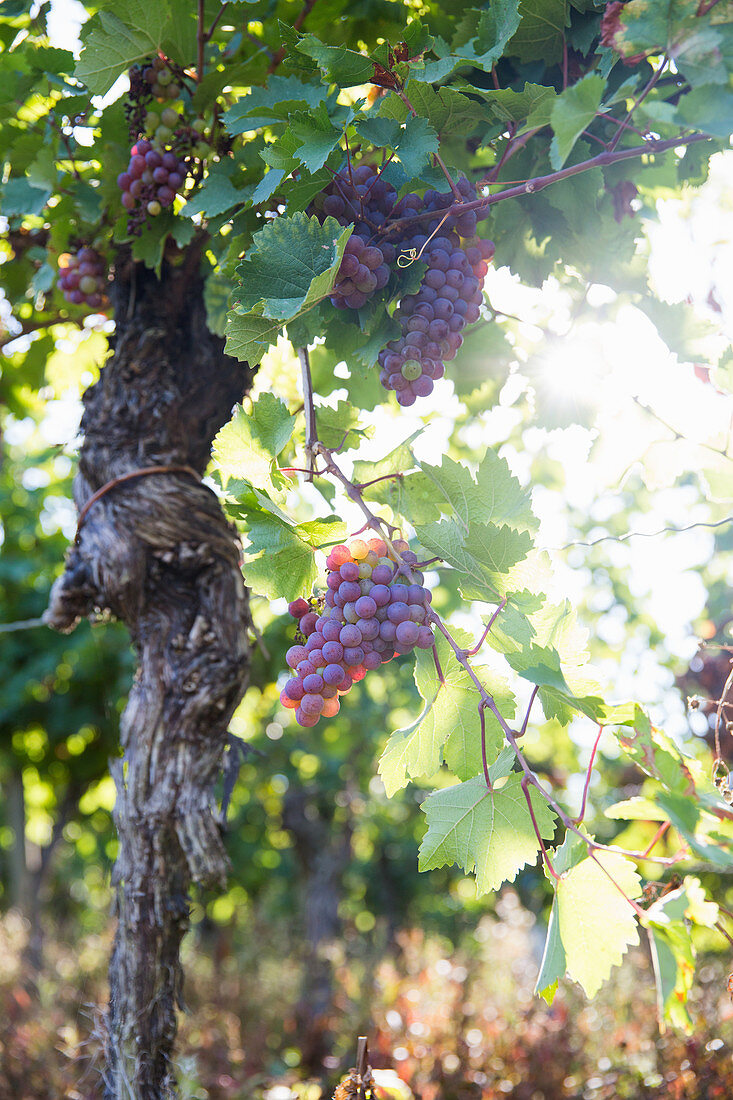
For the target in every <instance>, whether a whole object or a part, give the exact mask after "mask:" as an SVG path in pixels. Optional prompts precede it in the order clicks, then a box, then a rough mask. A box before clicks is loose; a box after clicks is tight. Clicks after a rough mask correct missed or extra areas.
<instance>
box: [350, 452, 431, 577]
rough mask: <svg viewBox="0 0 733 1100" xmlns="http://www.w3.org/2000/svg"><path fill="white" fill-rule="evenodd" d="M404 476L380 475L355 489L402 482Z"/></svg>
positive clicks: (359, 484) (363, 482)
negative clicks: (380, 483)
mask: <svg viewBox="0 0 733 1100" xmlns="http://www.w3.org/2000/svg"><path fill="white" fill-rule="evenodd" d="M404 476H405V475H404V474H400V473H398V474H382V476H381V477H373V478H372V480H371V481H359V482H358V483H357V484H356V486H355V487H356V488H357V489H366V488H368V487H369V486H370V485H376V484H377V482H379V481H402V478H403V477H404ZM433 561H438V558H433Z"/></svg>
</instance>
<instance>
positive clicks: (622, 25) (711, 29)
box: [613, 0, 733, 85]
mask: <svg viewBox="0 0 733 1100" xmlns="http://www.w3.org/2000/svg"><path fill="white" fill-rule="evenodd" d="M699 8H700V4H699V3H697V2H696V0H657V2H656V3H655V4H648V3H646V2H644V0H632V2H631V3H629V4H626V5H625V7H624V9H623V12H621V13H619V16H618V21H617V24H616V30H615V32H614V34H613V47H614V49H615V50H617V51H618V52H619V53H620V54H621V55H622V56H623V57H633V56H634V55H637V54H648V53H666V54H667V56H668V57H670V58H671V59H672V60H673V61H674V63H675V65H676V66H677V68H678V69H679V70H680V71H681V72H682V73H683V74H684V76H685V77H686V78H687V80H688V81H690V83H691V84H718V85H720V84H725V83H726V82H727V80H728V68H729V67H730V62H731V60H733V38H732V37H731V26H730V23H729V22H727V23H724V22H722V21H721V25H717V26H716V25H713V24H711V21H710V19H709V18H702V17H700V15H699V14H698V11H699ZM715 18H716V14H715V13H713V19H715ZM729 19H730V17H728V20H729ZM726 63H727V66H726Z"/></svg>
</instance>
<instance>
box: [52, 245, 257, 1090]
mask: <svg viewBox="0 0 733 1100" xmlns="http://www.w3.org/2000/svg"><path fill="white" fill-rule="evenodd" d="M203 245H204V240H203V239H200V240H198V241H195V242H194V243H193V244H192V245H191V246H190V247H189V249H188V250H187V251H186V252H185V253H183V254H179V255H178V257H177V260H178V262H177V265H176V266H171V265H169V264H165V265H164V267H163V271H162V274H161V276H160V278H158V277H156V276H155V274H154V273H153V272H151V271H149V270H148V269H146V268H144V267H143V266H142V265H140V264H135V263H133V262H132V260H131V259H130V257H129V255H123V256H121V257H119V258H118V263H117V269H116V277H115V284H114V290H113V296H114V306H115V316H116V332H115V337H114V341H113V346H114V353H113V355H112V356H111V358H110V359H109V360H108V362H107V363H106V364H105V366H104V367H103V368H102V371H101V374H100V378H99V381H98V382H97V383H96V384H94V385H93V386H91V387H90V388H89V389H88V390H87V392H86V394H85V395H84V415H83V419H82V430H83V433H84V443H83V446H82V449H81V453H80V457H79V470H78V473H77V476H76V479H75V483H74V497H75V502H76V505H77V508H78V509H79V510H80V511H81V509H82V508H83V506H84V504H85V502H87V501H88V500H89V498H90V497H91V495H92V494H93V493H94V492H95V491H96V490H97V489H99V488H100V487H101V486H103V485H106V484H107V483H108V482H110V481H112V480H113V479H115V478H118V477H120V476H121V475H124V474H128V473H130V472H132V471H134V470H138V469H140V468H142V467H147V466H157V465H163V466H169V465H178V466H188V467H191V468H192V471H195V472H196V473H197V474H199V475H201V474H203V472H204V470H205V467H206V464H207V462H208V459H209V452H210V447H211V442H212V439H213V437H214V435H215V433H216V431H217V430H218V429H219V427H220V426H221V425H222V424H223V423H225V422H226V421H227V420H228V419H229V417H230V414H231V408H232V405H233V404H234V403H235V402H236V401H237V400H239V399H241V397H242V396H243V394H244V393H245V392H246V389H247V387H248V385H249V383H250V382H251V378H252V374H253V372H252V370H251V369H250V368H249V367H247V366H246V365H243V364H241V363H239V362H237V361H236V360H234V359H232V358H230V357H228V356H226V355H225V354H224V349H223V341H222V340H221V339H220V338H219V337H217V336H214V335H213V334H212V333H211V332H210V331H209V329H208V327H207V323H206V310H205V305H204V297H203V287H204V284H203V278H202V275H201V272H200V266H201V257H202V250H203ZM100 612H110V613H112V614H114V615H115V616H117V617H118V618H119V619H121V620H122V621H123V622H124V623H125V624H126V625H127V627H128V629H129V631H130V635H131V639H132V642H133V645H134V647H135V650H136V654H137V659H138V671H137V674H136V676H135V680H134V683H133V685H132V689H131V692H130V697H129V701H128V704H127V707H126V709H125V712H124V714H123V716H122V720H121V727H120V741H121V748H122V756H121V757H120V758H119V759H117V760H115V761H113V762H112V765H111V768H112V774H113V776H114V779H115V784H116V788H117V801H116V807H115V811H114V818H115V824H116V827H117V832H118V836H119V842H120V847H119V854H118V857H117V860H116V863H115V867H114V871H113V884H114V886H115V888H116V901H115V911H116V916H117V930H116V937H115V944H114V951H113V955H112V960H111V964H110V1004H109V1009H108V1013H107V1031H108V1035H107V1039H108V1049H107V1065H106V1072H105V1097H106V1098H107V1100H121V1098H122V1097H125V1098H126V1100H130V1097H139V1098H140V1100H159V1098H160V1100H162V1098H166V1100H168V1098H171V1097H174V1096H175V1095H176V1084H175V1073H174V1069H173V1065H172V1054H173V1046H174V1040H175V1035H176V1026H177V1009H178V1008H179V1007H180V1006H181V1004H182V984H183V975H182V969H181V963H180V958H179V948H180V943H181V940H182V938H183V935H184V933H185V931H186V929H187V927H188V893H189V889H190V886H191V884H192V883H197V884H199V885H200V886H202V887H204V888H207V887H213V886H222V885H223V884H224V882H225V879H226V873H227V857H226V853H225V850H224V845H223V841H222V827H221V822H220V821H219V819H218V816H217V811H216V806H215V802H214V790H213V788H214V784H215V782H216V779H217V776H218V774H219V771H220V767H221V763H222V756H223V752H224V748H225V744H226V736H227V729H228V725H229V720H230V718H231V715H232V713H233V711H234V709H235V707H236V706H237V704H238V702H239V700H240V698H241V696H242V693H243V691H244V687H245V684H246V678H247V673H248V668H249V658H250V649H249V642H248V638H247V627H248V623H249V612H248V602H247V596H246V592H245V589H244V585H243V582H242V575H241V571H240V568H239V548H238V544H237V539H236V536H235V534H234V532H233V529H232V528H231V527H230V526H229V524H228V523H227V521H226V519H225V517H224V515H223V513H222V511H221V508H220V506H219V503H218V501H217V498H216V496H215V494H214V493H213V492H212V491H211V490H210V489H209V488H207V487H206V486H205V485H204V484H203V483H202V482H201V481H200V480H198V479H197V478H196V477H195V476H193V474H192V473H188V474H187V473H181V472H178V473H170V472H169V473H164V474H155V475H151V476H146V477H139V478H136V479H134V480H130V481H128V482H126V483H125V484H121V485H118V486H115V487H113V488H112V489H110V491H108V492H106V493H105V494H104V495H103V496H102V497H101V498H100V499H99V500H97V501H96V502H95V503H94V505H93V506H92V507H91V509H90V510H89V512H88V514H87V515H86V516H85V519H84V522H83V524H82V526H81V528H80V530H79V533H78V537H77V540H76V542H75V544H74V545H73V546H72V547H71V549H70V551H69V553H68V556H67V560H66V568H65V571H64V574H63V575H62V577H60V578H59V580H58V581H57V582H56V584H55V585H54V588H53V591H52V594H51V600H50V604H49V608H48V611H47V612H46V618H47V621H48V622H49V624H50V625H51V626H53V627H55V628H56V629H57V630H62V631H69V630H72V629H73V628H74V626H75V625H76V623H77V622H78V621H79V619H80V618H82V617H84V616H88V615H92V614H99V613H100Z"/></svg>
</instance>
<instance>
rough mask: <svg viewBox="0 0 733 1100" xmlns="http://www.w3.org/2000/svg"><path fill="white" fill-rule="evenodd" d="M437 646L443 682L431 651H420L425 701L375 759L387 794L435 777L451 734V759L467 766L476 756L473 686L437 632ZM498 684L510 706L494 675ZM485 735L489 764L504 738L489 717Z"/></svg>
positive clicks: (417, 666)
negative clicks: (442, 750) (411, 781)
mask: <svg viewBox="0 0 733 1100" xmlns="http://www.w3.org/2000/svg"><path fill="white" fill-rule="evenodd" d="M436 648H437V652H438V657H439V660H440V663H441V667H442V670H443V675H444V680H443V681H441V680H439V679H438V675H437V672H436V668H435V662H434V659H433V654H432V652H431V651H430V650H418V652H417V655H416V661H415V684H416V685H417V689H418V691H419V692H420V696H421V698H422V700H423V703H424V706H423V709H422V712H421V713H420V715H419V716H418V717H417V718H416V719H415V721H414V722H412V723H411V724H410V725H409V726H407V727H405V728H404V729H398V730H395V731H394V733H393V734H392V735H391V736H390V738H389V741H388V742H387V745H386V748H385V750H384V752H383V754H382V757H381V759H380V761H379V774H380V775H381V777H382V779H383V781H384V785H385V788H386V790H387V794H388V795H389V796H390V797H391V796H392V795H393V794H394V793H395V791H398V790H400V789H401V788H402V787H405V786H406V785H407V783H408V782H409V780H410V779H419V778H426V777H429V776H431V775H433V774H434V773H435V772H436V771H437V770H438V768H439V767H440V764H441V749H442V747H443V745H445V743H446V741H448V739H449V738H455V740H454V742H453V748H452V750H451V754H452V756H453V758H454V761H455V762H457V763H459V764H460V763H461V762H463V764H464V765H465V763H466V761H467V760H468V759H469V758H471V759H473V758H474V757H475V745H476V738H477V737H480V726H479V716H478V698H477V694H476V685H475V684H474V682H473V681H472V680H471V677H470V675H469V673H468V672H467V671H466V670H465V669H464V668H462V667H461V665H459V664H458V662H457V661H456V659H455V656H454V655H453V652H452V650H451V649H450V647H449V645H448V642H447V641H446V639H445V638H443V637H442V636H441V635H439V636H438V637H437V638H436ZM497 684H498V686H499V689H500V690H501V691H502V692H503V698H504V702H507V703H509V705H510V706H512V705H513V703H512V700H511V697H510V696H509V693H508V692H507V690H506V685H504V684H503V682H501V681H498V679H497ZM486 733H487V753H488V759H489V760H491V761H492V762H493V761H494V760H495V759H496V757H497V755H498V753H499V750H500V748H501V745H502V741H503V735H502V733H501V730H500V728H499V726H498V723H497V722H496V719H494V718H493V716H491V718H490V720H489V721H487V727H486ZM479 754H480V742H479Z"/></svg>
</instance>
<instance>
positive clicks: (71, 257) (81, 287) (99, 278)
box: [58, 247, 107, 309]
mask: <svg viewBox="0 0 733 1100" xmlns="http://www.w3.org/2000/svg"><path fill="white" fill-rule="evenodd" d="M58 283H59V287H60V288H61V290H62V291H63V292H64V298H65V299H66V301H67V302H72V303H73V305H75V306H81V305H87V306H89V307H90V308H91V309H102V308H103V307H104V306H105V305H106V304H107V296H106V294H105V289H106V287H107V266H106V264H105V262H104V260H103V259H102V257H101V256H100V255H99V253H98V252H97V251H96V249H94V248H86V247H85V248H80V249H79V251H78V252H77V253H70V252H64V253H63V254H62V255H61V256H59V276H58Z"/></svg>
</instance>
